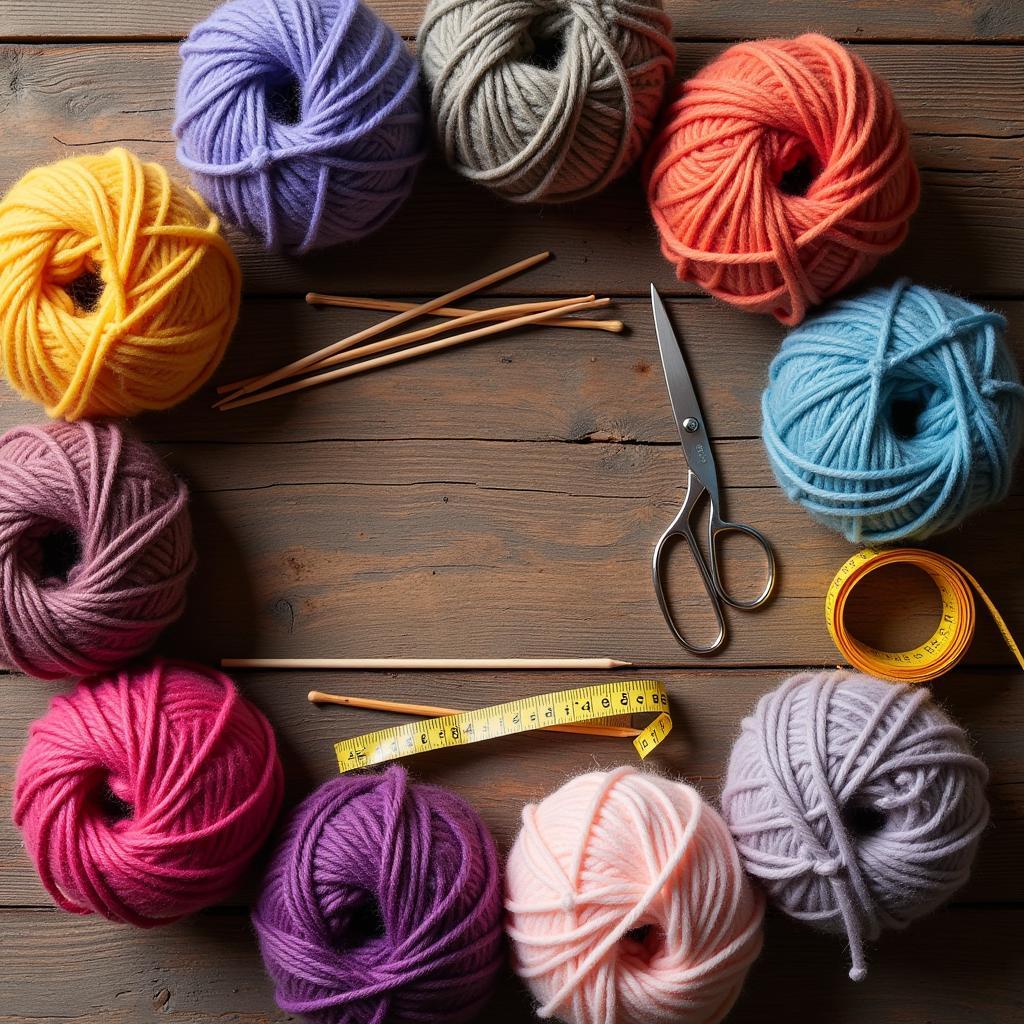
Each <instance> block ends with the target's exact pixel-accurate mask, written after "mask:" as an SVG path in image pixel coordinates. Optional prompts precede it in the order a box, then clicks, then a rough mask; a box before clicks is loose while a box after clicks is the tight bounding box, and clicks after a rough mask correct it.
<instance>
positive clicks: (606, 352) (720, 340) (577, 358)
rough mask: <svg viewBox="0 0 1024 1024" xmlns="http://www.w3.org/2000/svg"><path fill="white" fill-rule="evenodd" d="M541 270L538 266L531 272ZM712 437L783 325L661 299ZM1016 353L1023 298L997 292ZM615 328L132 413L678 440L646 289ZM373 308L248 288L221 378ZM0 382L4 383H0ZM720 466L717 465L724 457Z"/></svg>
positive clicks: (220, 436) (151, 419)
mask: <svg viewBox="0 0 1024 1024" xmlns="http://www.w3.org/2000/svg"><path fill="white" fill-rule="evenodd" d="M547 272H548V271H546V270H543V269H542V270H538V271H536V276H535V278H533V279H529V278H525V279H524V283H526V282H527V281H529V280H534V281H536V280H540V279H542V278H543V277H544V275H545V274H546V273H547ZM670 305H671V307H672V314H673V318H674V322H675V324H676V327H677V330H678V332H679V337H680V338H681V339H682V342H683V345H684V347H685V350H686V357H687V361H688V363H689V365H690V368H691V372H692V373H693V375H694V377H695V379H696V380H697V384H698V387H699V389H700V393H701V398H702V401H703V404H704V407H705V412H706V414H707V417H708V421H709V424H710V427H711V431H712V434H713V436H714V437H715V438H742V437H757V436H759V435H760V432H761V412H760V410H761V405H760V400H761V391H762V389H763V388H764V385H765V383H766V381H767V374H768V365H769V363H770V361H771V359H772V357H773V356H774V354H775V352H776V351H777V348H778V344H779V342H780V340H781V339H782V338H783V336H784V330H783V328H781V327H780V326H779V325H778V324H776V323H775V322H774V321H773V320H770V319H769V318H767V317H751V316H747V315H745V314H743V313H741V312H739V311H737V310H734V309H731V308H730V307H728V306H726V305H724V304H722V303H717V302H711V301H708V300H704V299H683V300H678V301H675V302H672V303H670ZM994 308H996V309H998V310H999V311H1000V312H1002V313H1003V314H1004V315H1005V316H1006V317H1007V319H1008V321H1009V331H1008V339H1009V343H1010V345H1011V348H1012V349H1013V351H1014V352H1015V353H1016V355H1017V357H1018V359H1019V360H1020V361H1021V363H1022V365H1024V303H1021V302H1005V303H996V304H994ZM608 315H609V316H616V317H620V318H621V319H622V320H624V321H625V323H626V324H627V331H626V332H624V333H623V334H621V335H612V334H604V333H596V332H580V331H565V330H557V329H553V328H536V329H534V330H531V331H529V332H521V333H518V334H514V335H512V334H510V335H508V336H505V337H497V338H494V339H492V340H490V341H482V342H480V343H478V344H472V345H466V346H464V347H461V348H459V349H457V350H453V351H449V352H442V353H438V354H436V355H432V356H429V357H425V358H422V359H418V360H415V361H411V362H409V363H406V364H400V365H396V366H392V367H390V368H387V369H384V370H383V371H379V372H372V373H368V374H365V375H362V376H357V377H354V378H352V379H350V380H348V381H344V382H335V383H331V384H327V385H323V386H321V387H317V388H311V389H309V390H307V391H304V392H302V393H301V394H298V395H292V396H284V397H281V398H277V399H274V400H273V401H268V402H262V403H259V404H256V405H252V406H248V407H247V408H244V409H238V410H235V411H232V412H230V413H220V412H216V411H214V410H212V409H211V404H212V398H213V393H212V391H211V390H210V389H206V390H205V391H204V393H203V394H201V395H197V396H196V397H194V398H193V399H192V400H190V401H189V402H187V403H186V404H185V405H183V406H181V407H179V408H177V409H175V410H172V411H171V412H169V413H161V414H158V415H151V416H146V417H143V418H142V419H140V420H139V425H140V427H141V428H142V429H143V431H144V432H145V434H146V436H147V437H149V438H151V439H153V440H160V441H167V442H176V441H213V440H223V441H230V442H232V443H240V442H251V443H255V442H276V441H280V440H289V441H325V440H345V439H352V440H366V441H377V440H401V439H409V438H433V439H450V438H463V439H475V440H496V441H524V440H536V441H572V442H601V441H610V442H616V443H617V442H625V443H637V444H678V441H679V435H678V432H677V430H676V426H675V422H674V421H673V419H672V412H671V408H670V406H669V403H668V395H667V392H666V390H665V380H664V376H663V374H662V371H661V360H660V356H659V354H658V344H657V340H656V339H655V336H654V327H653V321H652V319H651V312H650V302H649V300H647V299H624V300H620V301H618V302H617V303H616V306H615V308H614V309H613V310H611V311H610V312H609V314H608ZM377 319H378V315H377V314H372V313H361V312H351V311H337V310H331V311H328V310H313V309H310V307H308V306H306V305H305V303H303V302H302V301H301V300H299V299H273V300H257V299H250V300H247V301H246V302H245V303H244V304H243V308H242V319H241V323H240V325H239V327H238V330H237V331H236V333H235V340H234V342H233V344H232V347H231V349H230V350H229V352H228V356H227V358H226V360H225V362H224V365H223V366H222V368H221V369H220V371H219V372H218V374H217V380H218V381H224V382H229V381H233V380H238V379H240V378H242V377H246V376H249V375H250V374H252V373H254V372H261V371H264V370H272V369H276V368H277V367H278V366H280V365H282V364H283V363H285V362H286V361H288V360H290V359H294V358H298V357H299V356H302V355H305V354H306V353H308V352H311V351H315V350H317V349H318V348H321V347H323V346H324V345H327V344H329V343H330V342H332V341H335V340H337V339H338V338H341V337H344V336H346V335H348V334H350V333H352V332H354V331H356V330H360V329H361V328H363V327H364V326H366V325H368V324H371V323H374V322H376V321H377ZM0 387H2V385H0ZM2 393H3V395H4V400H3V401H0V428H3V429H6V428H8V427H11V426H14V425H16V424H18V423H21V422H25V421H30V422H31V421H35V420H37V419H39V418H40V412H39V409H38V407H37V406H35V405H34V404H32V403H29V402H26V401H18V400H14V399H8V398H7V396H8V395H9V394H10V391H9V390H7V389H5V390H4V391H3V392H2ZM725 468H726V469H728V467H725Z"/></svg>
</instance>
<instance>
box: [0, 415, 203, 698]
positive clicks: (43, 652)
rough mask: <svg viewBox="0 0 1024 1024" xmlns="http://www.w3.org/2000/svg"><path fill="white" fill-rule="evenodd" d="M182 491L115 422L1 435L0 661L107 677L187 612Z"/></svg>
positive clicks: (36, 670)
mask: <svg viewBox="0 0 1024 1024" xmlns="http://www.w3.org/2000/svg"><path fill="white" fill-rule="evenodd" d="M195 561H196V558H195V552H194V550H193V546H192V524H191V520H190V518H189V514H188V489H187V488H186V486H185V484H184V483H183V482H182V481H181V480H179V479H178V478H177V477H176V476H175V475H174V474H173V473H172V472H171V471H170V470H169V469H168V468H167V466H165V465H164V463H163V461H162V460H161V459H160V458H159V456H158V455H157V454H156V453H155V452H154V451H153V450H152V449H150V448H149V447H148V446H147V445H145V444H144V443H143V442H142V441H139V440H137V439H135V438H133V437H131V436H129V435H126V434H124V433H122V432H121V430H120V428H118V427H117V426H116V425H115V424H113V423H91V422H89V421H88V420H77V421H75V422H74V423H63V422H53V423H49V424H47V425H46V426H42V427H16V428H15V429H13V430H9V431H8V432H7V433H6V434H4V436H3V437H2V438H0V664H2V665H3V666H4V667H5V668H12V669H15V670H17V671H19V672H25V673H27V674H28V675H31V676H36V677H37V678H40V679H60V678H63V677H67V676H85V675H92V674H94V673H99V672H105V671H107V670H108V669H111V668H113V667H114V666H116V665H119V664H121V663H122V662H124V661H128V660H130V659H131V658H134V657H136V656H138V655H139V654H141V653H142V652H143V651H145V650H146V649H147V648H149V647H150V646H151V645H152V644H153V642H154V641H155V640H156V638H157V636H158V635H159V634H160V632H161V631H162V630H163V629H164V627H165V626H167V625H169V624H170V623H171V622H173V621H174V620H175V619H177V618H178V617H179V616H180V615H181V613H182V612H183V611H184V610H185V590H186V587H187V585H188V580H189V577H190V575H191V573H192V569H193V567H194V566H195Z"/></svg>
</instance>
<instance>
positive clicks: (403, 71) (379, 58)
mask: <svg viewBox="0 0 1024 1024" xmlns="http://www.w3.org/2000/svg"><path fill="white" fill-rule="evenodd" d="M181 54H182V58H183V65H182V69H181V75H180V77H179V79H178V100H177V120H176V122H175V126H174V131H175V134H176V135H177V137H178V142H179V145H178V160H179V162H180V163H181V164H182V165H183V166H185V167H186V168H188V170H189V171H191V173H192V178H193V181H194V183H195V186H196V188H197V189H198V190H199V191H200V192H201V193H202V195H203V197H204V198H205V199H206V201H207V202H208V203H209V204H210V206H211V207H212V208H213V209H214V210H216V211H217V212H218V213H219V214H220V215H221V216H222V217H223V218H224V219H225V220H227V221H229V222H230V223H232V224H235V225H237V226H238V227H240V228H242V229H243V230H244V231H247V232H248V233H250V234H253V235H256V236H257V237H259V238H260V239H261V240H262V241H263V243H264V245H265V246H266V247H267V248H268V249H272V250H283V251H286V252H299V253H301V252H306V251H308V250H310V249H316V248H320V247H323V246H328V245H334V244H336V243H338V242H347V241H352V240H354V239H357V238H362V237H363V236H364V235H368V234H369V233H370V232H372V231H375V230H376V229H377V228H379V227H380V226H381V225H382V224H383V223H384V222H385V221H386V220H387V219H388V218H389V217H390V216H391V215H392V214H393V213H394V212H395V211H396V210H397V209H398V207H399V206H400V205H401V204H402V202H403V201H404V200H405V198H406V197H407V196H408V194H409V192H410V191H411V189H412V185H413V180H414V178H415V176H416V169H417V167H418V166H419V163H420V161H421V160H422V157H423V151H424V146H423V137H424V115H423V109H422V104H421V100H420V95H419V89H418V71H419V68H418V64H417V62H416V60H415V59H414V58H413V57H412V55H411V54H410V53H409V50H408V49H407V48H406V46H405V43H404V42H403V41H402V39H401V37H400V36H399V35H398V34H397V33H396V32H395V31H394V30H393V29H392V28H391V27H390V26H388V25H387V24H385V23H384V22H383V21H381V19H380V18H379V17H378V16H377V15H376V14H374V12H373V11H371V10H370V9H369V8H368V7H366V6H364V5H363V4H362V3H360V2H359V0H230V2H229V3H226V4H224V5H223V6H222V7H219V8H218V9H217V10H215V11H214V12H213V14H211V15H210V17H209V18H207V20H206V21H204V22H202V23H200V24H199V25H197V26H196V27H195V28H194V29H193V30H192V32H191V34H190V35H189V37H188V39H187V40H186V42H185V43H184V45H183V46H182V48H181Z"/></svg>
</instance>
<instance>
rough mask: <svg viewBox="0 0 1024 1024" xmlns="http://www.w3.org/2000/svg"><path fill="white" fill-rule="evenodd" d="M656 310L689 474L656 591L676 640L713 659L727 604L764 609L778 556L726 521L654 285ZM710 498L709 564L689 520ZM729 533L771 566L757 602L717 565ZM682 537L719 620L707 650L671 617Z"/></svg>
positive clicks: (693, 396)
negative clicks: (728, 582)
mask: <svg viewBox="0 0 1024 1024" xmlns="http://www.w3.org/2000/svg"><path fill="white" fill-rule="evenodd" d="M651 305H652V307H653V308H654V329H655V331H656V333H657V335H658V348H659V349H660V350H661V363H662V366H663V367H664V369H665V382H666V383H667V384H668V396H669V399H670V400H671V402H672V414H673V415H674V416H675V420H676V427H677V428H678V429H679V437H680V439H681V440H682V442H683V451H684V452H685V453H686V463H687V474H686V496H685V498H684V499H683V507H682V508H681V509H680V510H679V512H678V514H677V515H676V517H675V519H673V520H672V522H671V523H670V524H669V527H668V529H667V530H666V531H665V532H664V533H663V534H662V535H661V538H660V539H659V540H658V543H657V544H656V545H655V547H654V564H653V571H654V590H655V593H657V595H658V604H660V605H661V612H662V614H663V615H664V616H665V621H666V622H667V623H668V625H669V628H670V629H671V630H672V633H673V634H674V635H675V638H676V639H677V640H678V641H679V642H680V643H681V644H682V645H683V647H685V648H686V649H687V650H688V651H691V652H692V653H693V654H711V653H712V652H714V651H717V650H718V648H719V647H721V646H722V644H723V643H725V616H724V615H723V614H722V602H723V601H724V602H725V603H726V604H727V605H730V606H731V607H733V608H740V609H746V610H749V609H751V608H759V607H760V606H761V605H763V604H764V603H765V602H766V601H767V600H768V598H769V597H770V596H771V593H772V588H773V587H774V586H775V553H774V552H773V551H772V548H771V545H770V544H769V543H768V541H767V539H766V538H765V537H764V535H763V534H761V533H759V532H758V531H757V530H755V529H754V528H753V527H752V526H744V525H743V524H742V523H730V522H728V521H727V520H725V519H723V518H722V514H721V509H722V498H721V495H720V494H719V490H718V472H717V470H716V469H715V456H714V453H713V452H712V450H711V441H710V440H709V438H708V435H707V429H706V427H705V422H704V413H703V411H702V410H701V407H700V402H699V401H697V392H696V390H695V388H694V386H693V379H692V378H691V377H690V372H689V370H687V368H686V361H685V360H684V359H683V352H682V349H681V348H680V346H679V341H678V339H677V338H676V333H675V331H674V330H673V329H672V323H671V321H670V320H669V318H668V311H667V310H666V309H665V304H664V303H663V302H662V301H661V296H660V295H659V294H658V292H657V289H655V287H654V285H653V284H652V285H651ZM705 494H706V495H707V496H708V503H709V506H710V510H709V515H708V557H707V560H705V558H704V556H703V554H702V553H701V549H700V547H699V546H698V544H697V538H696V536H695V535H694V532H693V528H692V527H691V525H690V519H691V517H692V516H693V513H694V510H695V509H696V507H697V505H698V503H699V502H700V499H701V498H702V497H704V495H705ZM725 533H743V534H746V535H747V536H748V537H752V538H753V539H754V540H755V541H756V542H757V543H758V544H759V545H760V546H761V548H762V549H763V550H764V554H765V559H766V562H767V565H766V569H767V571H766V574H765V584H764V589H763V590H762V591H761V593H760V594H758V596H757V597H755V598H753V599H748V600H739V599H738V598H736V597H734V596H733V595H732V594H730V593H729V592H728V591H727V590H726V589H725V585H724V584H723V582H722V574H721V572H720V570H719V564H718V541H719V538H720V537H721V536H722V534H725ZM675 538H678V539H680V540H685V541H686V543H687V545H688V546H689V548H690V553H691V554H692V556H693V559H694V561H695V562H696V563H697V568H698V569H699V570H700V575H701V578H702V579H703V580H704V587H705V589H706V590H707V592H708V597H709V598H710V599H711V607H712V609H713V610H714V613H715V618H716V619H717V620H718V636H717V638H716V639H715V641H714V642H713V643H712V644H710V645H709V646H707V647H700V646H698V645H697V644H693V643H690V641H689V640H687V639H686V637H684V636H683V634H682V632H680V630H679V627H678V626H677V625H676V622H675V619H674V618H673V617H672V611H671V609H670V608H669V605H668V600H667V599H666V597H665V588H664V584H663V580H664V561H665V553H666V544H667V543H668V542H669V541H670V540H672V539H675Z"/></svg>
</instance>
